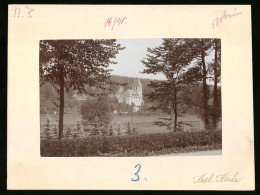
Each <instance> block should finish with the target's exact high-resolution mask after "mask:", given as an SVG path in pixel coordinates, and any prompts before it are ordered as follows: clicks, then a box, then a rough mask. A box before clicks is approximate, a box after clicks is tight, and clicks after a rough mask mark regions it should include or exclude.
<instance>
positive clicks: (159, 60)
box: [141, 39, 198, 131]
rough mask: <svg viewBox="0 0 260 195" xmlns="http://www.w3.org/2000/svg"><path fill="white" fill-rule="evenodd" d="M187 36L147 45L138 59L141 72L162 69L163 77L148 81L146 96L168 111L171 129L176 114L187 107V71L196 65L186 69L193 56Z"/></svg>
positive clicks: (188, 72)
mask: <svg viewBox="0 0 260 195" xmlns="http://www.w3.org/2000/svg"><path fill="white" fill-rule="evenodd" d="M187 44H188V40H187V39H163V43H162V45H161V46H159V47H156V48H153V49H151V48H148V49H147V51H148V52H149V53H148V54H147V58H145V59H144V60H142V61H141V62H142V63H143V64H144V65H145V67H146V69H144V71H143V73H146V74H158V73H162V74H164V75H165V77H166V81H152V82H151V83H150V85H149V86H150V87H151V88H153V89H154V90H153V92H151V93H150V94H149V98H150V99H156V100H157V101H158V102H159V104H158V106H157V107H154V109H158V108H160V109H164V110H165V111H167V112H168V113H171V115H172V119H171V120H172V124H171V129H172V130H174V131H177V126H178V122H177V121H178V115H180V114H181V113H184V112H185V111H186V110H187V106H188V105H190V104H189V101H190V99H189V96H188V94H187V91H188V90H187V88H188V86H189V84H191V83H192V82H193V79H192V78H190V77H189V75H192V76H193V75H194V74H190V72H197V71H198V68H196V67H195V68H193V69H189V67H188V66H189V64H190V62H191V61H192V59H193V57H194V56H193V55H192V52H191V51H190V47H188V45H187Z"/></svg>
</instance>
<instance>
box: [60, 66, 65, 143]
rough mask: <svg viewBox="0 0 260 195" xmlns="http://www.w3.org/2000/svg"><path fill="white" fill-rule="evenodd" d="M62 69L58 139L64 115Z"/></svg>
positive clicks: (62, 68)
mask: <svg viewBox="0 0 260 195" xmlns="http://www.w3.org/2000/svg"><path fill="white" fill-rule="evenodd" d="M63 71H64V67H63V65H61V68H60V77H59V79H60V114H59V138H60V139H61V138H62V136H63V115H64V75H63Z"/></svg>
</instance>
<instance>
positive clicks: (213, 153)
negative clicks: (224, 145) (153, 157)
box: [159, 150, 222, 156]
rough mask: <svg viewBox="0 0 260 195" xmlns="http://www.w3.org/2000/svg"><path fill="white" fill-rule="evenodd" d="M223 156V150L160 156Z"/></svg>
mask: <svg viewBox="0 0 260 195" xmlns="http://www.w3.org/2000/svg"><path fill="white" fill-rule="evenodd" d="M221 154H222V150H209V151H199V152H187V153H172V154H163V155H159V156H207V155H221Z"/></svg>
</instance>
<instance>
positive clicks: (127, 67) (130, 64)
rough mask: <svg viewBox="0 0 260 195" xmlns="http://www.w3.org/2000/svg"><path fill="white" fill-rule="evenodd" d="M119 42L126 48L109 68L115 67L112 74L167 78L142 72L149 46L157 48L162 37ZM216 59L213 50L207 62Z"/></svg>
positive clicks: (118, 40) (120, 40)
mask: <svg viewBox="0 0 260 195" xmlns="http://www.w3.org/2000/svg"><path fill="white" fill-rule="evenodd" d="M117 43H120V44H121V46H123V47H126V48H125V49H124V50H121V51H119V54H117V56H116V59H115V60H114V61H116V62H117V64H113V65H110V67H109V68H111V69H113V71H112V72H111V74H113V75H120V76H128V77H138V78H149V79H157V80H165V79H166V78H165V76H164V75H163V74H157V75H153V74H142V73H140V72H142V71H143V70H144V69H145V66H144V65H143V64H142V63H141V60H142V59H144V58H145V57H146V54H147V53H148V52H147V48H148V47H150V48H155V47H158V46H160V45H161V44H162V39H117ZM212 59H214V54H213V52H211V53H210V55H209V56H207V57H206V58H205V61H206V62H209V61H211V60H212Z"/></svg>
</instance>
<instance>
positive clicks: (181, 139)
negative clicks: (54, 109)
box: [41, 131, 222, 156]
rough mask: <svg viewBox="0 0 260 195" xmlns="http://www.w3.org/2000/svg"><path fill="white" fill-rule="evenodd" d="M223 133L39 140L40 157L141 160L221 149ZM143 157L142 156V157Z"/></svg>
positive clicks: (202, 132)
mask: <svg viewBox="0 0 260 195" xmlns="http://www.w3.org/2000/svg"><path fill="white" fill-rule="evenodd" d="M221 143H222V131H200V132H189V133H188V132H180V133H172V132H167V133H157V134H137V135H136V134H133V135H129V136H117V137H105V136H92V137H85V138H78V139H61V140H59V139H50V140H48V139H46V140H41V156H109V155H108V154H111V155H114V154H122V156H140V155H142V154H143V153H144V151H146V153H147V152H148V153H154V152H155V153H156V152H157V153H158V151H162V150H165V149H166V150H167V149H176V148H185V147H192V146H212V145H221ZM144 155H145V154H144Z"/></svg>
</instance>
